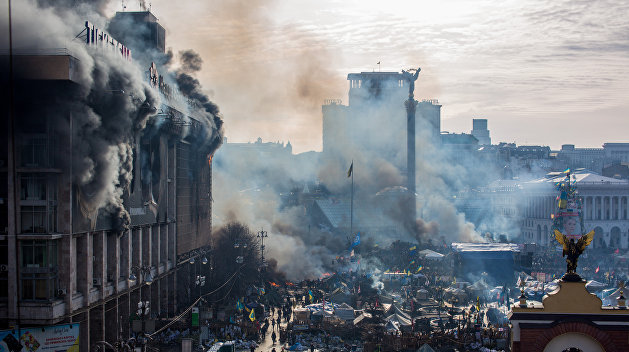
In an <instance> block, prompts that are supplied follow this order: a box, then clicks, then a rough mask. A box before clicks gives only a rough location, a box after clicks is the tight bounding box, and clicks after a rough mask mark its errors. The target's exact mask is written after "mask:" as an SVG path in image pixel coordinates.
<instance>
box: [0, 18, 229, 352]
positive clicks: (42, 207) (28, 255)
mask: <svg viewBox="0 0 629 352" xmlns="http://www.w3.org/2000/svg"><path fill="white" fill-rule="evenodd" d="M91 29H93V27H90V25H89V24H87V23H86V30H87V35H88V37H89V35H90V30H91ZM103 33H104V32H100V34H101V36H102V35H103ZM101 38H102V37H101ZM99 45H105V44H102V43H101V44H99ZM116 47H117V48H118V46H116ZM124 53H125V51H124V50H123V56H124ZM14 63H15V71H16V72H17V75H16V81H15V84H14V86H13V87H11V88H12V89H13V90H14V96H15V99H14V101H12V102H7V103H11V104H14V106H15V109H14V110H13V111H12V116H11V118H10V119H9V121H8V122H9V124H8V128H3V129H2V134H3V136H2V137H3V139H2V140H3V141H7V143H3V145H2V148H1V149H0V151H1V153H2V155H1V156H0V158H1V160H2V166H3V167H2V169H1V173H0V178H1V179H2V180H4V182H2V185H1V186H0V187H1V189H0V193H1V194H0V197H2V203H1V204H0V212H1V216H0V222H1V223H2V224H1V226H0V229H3V232H2V233H1V234H0V250H1V252H2V253H3V255H1V256H0V260H2V261H3V262H1V263H0V264H2V268H3V269H6V270H3V271H2V274H1V276H0V283H1V284H0V321H2V323H1V324H2V327H3V328H9V327H15V326H17V325H19V326H47V325H53V324H58V323H70V324H72V323H79V324H80V348H81V350H82V351H89V350H92V349H93V348H94V346H95V344H97V343H99V342H100V341H107V342H108V343H111V344H113V343H115V342H116V341H118V340H120V339H128V338H129V337H130V336H131V335H132V334H133V333H137V332H140V331H145V332H151V331H152V330H153V329H154V328H155V326H156V325H157V326H159V324H160V322H161V321H164V320H166V319H168V318H171V317H174V316H175V315H176V314H178V313H179V312H180V311H181V310H182V309H183V308H185V307H187V305H188V304H189V303H190V301H191V300H192V299H193V294H194V292H195V291H193V290H192V291H191V289H190V288H191V285H194V284H193V283H192V282H193V280H191V279H192V278H191V276H192V275H193V273H192V272H191V268H190V265H189V264H188V259H189V258H191V257H194V256H199V255H203V254H201V253H203V252H204V251H205V250H208V249H209V246H210V233H211V225H212V224H211V210H212V209H211V164H210V163H209V162H208V157H209V154H208V150H207V149H206V148H201V147H200V145H202V144H203V143H204V140H206V139H207V138H208V136H215V135H216V134H217V133H218V131H216V130H211V129H210V130H208V126H209V125H208V124H206V123H203V120H202V119H203V118H205V117H202V116H196V115H195V113H191V111H194V109H182V108H181V106H185V105H186V104H189V103H190V102H186V101H185V100H184V101H177V99H176V98H175V96H174V95H169V94H167V93H168V91H167V90H164V89H163V88H165V87H164V86H159V85H157V84H156V82H157V80H155V82H153V83H152V82H150V79H151V78H154V77H155V72H152V71H151V68H149V67H146V68H145V69H146V71H145V73H144V75H145V78H146V81H145V82H144V83H143V84H144V87H148V88H146V89H148V91H145V93H146V95H147V96H150V95H151V94H154V95H156V96H157V95H160V96H161V103H157V104H156V105H152V104H151V100H150V99H148V98H147V99H146V100H145V102H144V104H138V105H139V107H138V108H137V109H132V110H131V112H132V113H134V114H138V115H134V116H136V117H137V116H140V115H143V116H144V117H145V118H144V119H141V120H136V121H142V122H143V123H142V124H139V125H138V126H135V125H133V124H130V125H129V126H127V130H125V125H119V124H118V122H115V123H114V122H111V125H108V124H109V123H110V122H108V121H106V120H103V122H102V123H101V125H100V126H99V127H98V128H96V129H90V128H89V126H86V125H85V124H84V122H85V121H86V120H85V119H84V117H85V116H86V114H89V113H90V111H89V110H88V109H85V105H83V103H84V102H85V104H88V103H89V104H92V105H89V106H91V107H92V111H93V112H94V113H101V112H100V111H98V108H99V107H101V106H102V107H103V109H104V113H103V116H106V117H108V118H112V119H113V116H114V115H115V112H114V110H115V108H116V107H118V106H119V105H118V104H112V102H113V103H116V102H125V101H129V96H130V98H131V100H130V101H134V100H133V99H135V97H136V96H134V94H137V92H133V91H131V92H125V91H124V90H122V89H108V88H103V89H102V90H101V91H98V90H92V93H90V94H91V95H90V96H89V97H88V100H89V101H87V102H86V100H85V99H86V98H85V96H84V95H83V93H82V92H84V90H85V86H84V85H85V83H84V82H83V81H81V80H80V79H77V77H78V76H79V74H78V72H77V68H78V67H79V63H78V59H77V58H76V57H75V56H74V55H73V54H72V53H71V52H70V51H69V50H55V51H51V53H50V54H42V55H22V56H17V57H16V58H15V61H14ZM116 65H132V63H131V62H130V61H129V60H127V59H126V58H125V57H121V58H120V62H116ZM153 68H154V67H153ZM126 79H129V80H133V79H134V77H126ZM138 85H140V86H142V84H138ZM92 89H93V88H92ZM118 99H120V100H118ZM182 111H187V113H183V112H182ZM123 116H124V114H123ZM117 124H118V125H117ZM108 128H117V129H118V133H119V134H120V135H122V134H125V133H129V135H131V136H132V138H130V139H129V140H126V139H116V138H112V139H111V140H114V141H116V140H117V141H118V144H113V146H112V145H104V144H103V145H102V147H103V150H105V152H104V153H103V155H104V156H105V157H106V158H108V159H106V160H101V159H98V158H92V159H90V160H92V161H93V162H94V163H93V165H91V167H92V168H93V174H92V175H93V179H94V180H98V179H99V176H101V175H105V174H106V173H114V174H116V175H118V178H117V180H118V181H117V182H114V183H113V184H109V183H106V182H103V183H98V182H96V183H95V182H87V183H86V182H84V180H81V179H80V177H79V176H78V175H79V173H78V171H77V170H79V168H80V165H78V164H80V163H81V162H84V161H85V160H86V158H85V157H84V156H85V155H88V154H86V153H91V154H89V155H92V156H93V155H95V153H96V152H95V151H94V150H93V149H94V148H96V146H98V145H99V144H98V143H85V141H90V140H91V141H92V142H93V141H94V140H99V141H100V140H102V141H105V140H109V139H106V138H101V137H102V134H103V133H115V132H111V131H110V130H108ZM115 130H116V129H114V131H115ZM129 130H131V131H129ZM99 138H101V139H99ZM219 139H220V138H219ZM86 149H90V150H89V151H87V150H86ZM116 150H117V151H124V153H125V154H124V155H121V154H120V152H118V153H116V152H113V151H116ZM126 163H128V164H126ZM112 165H113V166H115V167H105V166H112ZM127 171H129V173H126V172H127ZM114 180H116V178H114ZM127 181H128V182H127ZM107 187H111V192H109V193H107V192H103V191H102V190H103V189H104V188H107ZM103 194H108V195H114V196H115V199H116V200H119V201H120V202H121V203H120V204H119V205H120V206H119V207H116V206H115V201H114V200H112V201H109V202H105V203H103V202H98V201H97V198H98V197H100V196H101V195H103ZM102 204H107V205H106V206H102ZM138 302H149V304H150V311H149V313H148V314H146V315H145V316H143V317H140V316H138V315H137V313H136V309H137V306H138ZM140 318H142V321H143V322H144V324H139V325H138V324H135V323H134V324H132V322H133V321H138V322H139V321H140Z"/></svg>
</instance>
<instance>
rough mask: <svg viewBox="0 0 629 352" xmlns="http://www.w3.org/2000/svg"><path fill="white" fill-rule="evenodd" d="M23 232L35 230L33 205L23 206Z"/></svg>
mask: <svg viewBox="0 0 629 352" xmlns="http://www.w3.org/2000/svg"><path fill="white" fill-rule="evenodd" d="M21 209H22V211H21V216H22V232H33V207H22V208H21Z"/></svg>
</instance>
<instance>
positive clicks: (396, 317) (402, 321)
mask: <svg viewBox="0 0 629 352" xmlns="http://www.w3.org/2000/svg"><path fill="white" fill-rule="evenodd" d="M384 320H385V321H386V322H387V323H389V322H393V323H396V325H397V326H398V327H400V326H411V325H413V324H412V322H411V319H410V317H409V316H403V315H401V314H397V313H394V314H391V315H389V316H388V317H386V318H385V319H384Z"/></svg>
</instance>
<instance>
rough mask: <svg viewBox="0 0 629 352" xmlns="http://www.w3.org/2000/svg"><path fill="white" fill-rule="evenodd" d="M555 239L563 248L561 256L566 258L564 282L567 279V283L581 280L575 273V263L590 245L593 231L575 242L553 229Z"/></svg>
mask: <svg viewBox="0 0 629 352" xmlns="http://www.w3.org/2000/svg"><path fill="white" fill-rule="evenodd" d="M555 239H556V240H557V242H559V244H561V245H562V246H563V253H562V256H564V257H566V263H567V269H566V275H564V280H566V279H568V281H580V280H581V278H580V277H579V275H578V274H577V273H576V271H577V261H578V260H579V256H580V255H581V254H582V253H583V251H584V250H585V248H586V247H587V246H588V245H589V244H590V243H592V240H593V239H594V230H592V231H590V232H588V233H586V234H585V235H583V236H581V238H579V240H578V241H576V242H575V241H574V238H571V239H568V238H567V237H566V235H564V234H563V233H561V231H559V230H557V229H555Z"/></svg>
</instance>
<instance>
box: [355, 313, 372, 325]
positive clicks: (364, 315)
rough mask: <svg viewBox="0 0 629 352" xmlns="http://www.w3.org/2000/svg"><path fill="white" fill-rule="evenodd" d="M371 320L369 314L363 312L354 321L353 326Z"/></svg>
mask: <svg viewBox="0 0 629 352" xmlns="http://www.w3.org/2000/svg"><path fill="white" fill-rule="evenodd" d="M371 318H373V316H372V315H371V314H370V313H366V312H363V313H362V314H361V315H359V316H358V317H356V319H354V325H360V324H362V323H363V322H367V321H368V320H369V319H371Z"/></svg>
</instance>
